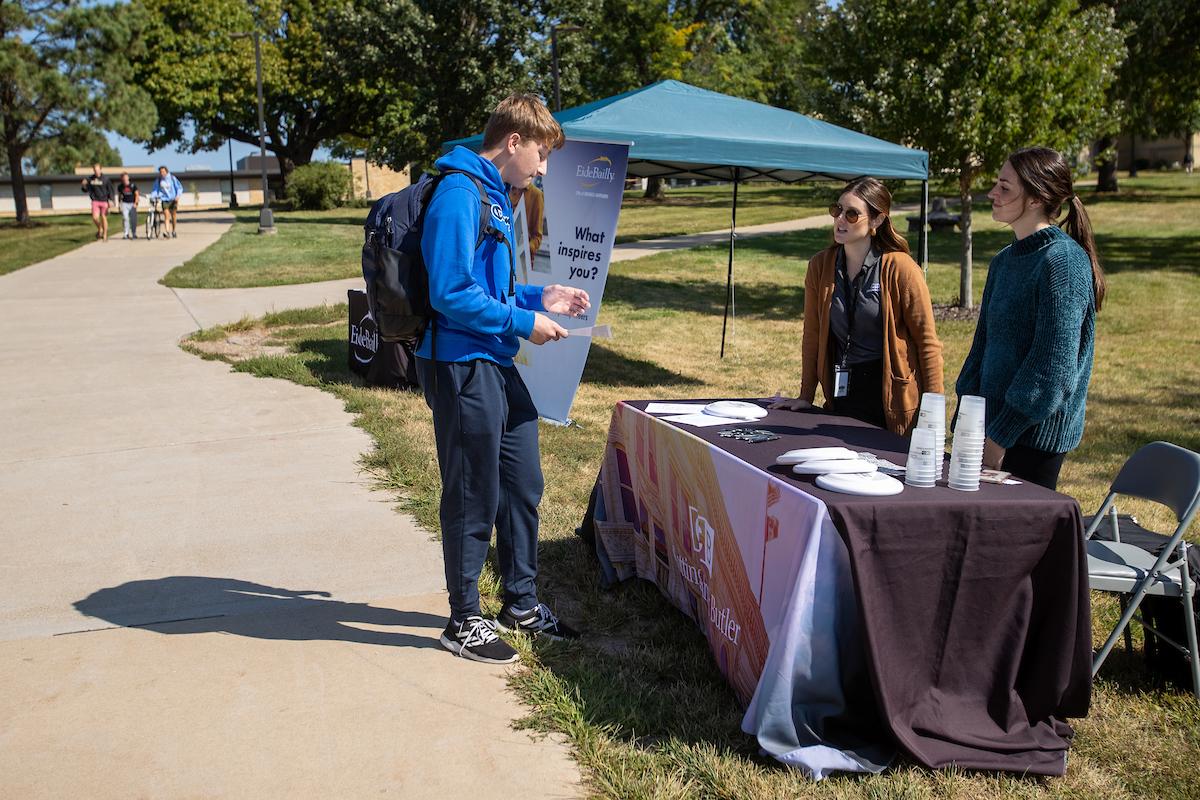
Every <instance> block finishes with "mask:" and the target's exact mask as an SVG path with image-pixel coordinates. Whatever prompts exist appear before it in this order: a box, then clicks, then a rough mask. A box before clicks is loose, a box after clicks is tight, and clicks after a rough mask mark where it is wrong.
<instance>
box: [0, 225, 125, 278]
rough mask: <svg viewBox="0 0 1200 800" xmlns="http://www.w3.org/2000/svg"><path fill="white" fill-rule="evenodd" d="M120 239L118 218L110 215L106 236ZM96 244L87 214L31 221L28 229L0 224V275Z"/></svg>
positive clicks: (93, 227)
mask: <svg viewBox="0 0 1200 800" xmlns="http://www.w3.org/2000/svg"><path fill="white" fill-rule="evenodd" d="M114 223H115V224H116V226H117V227H116V233H117V236H118V237H120V235H121V218H120V216H118V215H116V214H112V215H110V216H109V219H108V234H109V236H110V237H111V236H112V234H113V224H114ZM94 241H96V226H95V225H94V224H92V217H91V215H90V214H65V215H62V216H53V217H51V216H46V217H34V218H33V224H32V225H31V226H30V227H28V228H23V227H20V226H19V225H17V224H16V221H15V220H13V219H6V220H3V221H0V275H4V274H6V273H9V272H15V271H16V270H19V269H21V267H27V266H29V265H30V264H36V263H37V262H39V261H45V260H46V259H48V258H54V257H55V256H57V255H59V254H61V253H65V252H67V251H68V250H74V249H75V248H76V247H79V246H80V245H83V244H87V243H88V242H94Z"/></svg>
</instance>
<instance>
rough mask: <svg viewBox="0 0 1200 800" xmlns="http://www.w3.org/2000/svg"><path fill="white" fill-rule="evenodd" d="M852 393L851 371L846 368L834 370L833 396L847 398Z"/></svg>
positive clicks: (835, 368)
mask: <svg viewBox="0 0 1200 800" xmlns="http://www.w3.org/2000/svg"><path fill="white" fill-rule="evenodd" d="M849 391H850V370H849V369H847V368H845V367H834V368H833V396H834V397H845V396H846V393H847V392H849Z"/></svg>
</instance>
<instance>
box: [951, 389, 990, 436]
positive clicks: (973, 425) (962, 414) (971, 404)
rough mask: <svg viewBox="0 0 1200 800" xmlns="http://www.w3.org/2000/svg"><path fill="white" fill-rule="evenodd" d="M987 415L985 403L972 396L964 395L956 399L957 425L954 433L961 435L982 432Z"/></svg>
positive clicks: (981, 399) (979, 398)
mask: <svg viewBox="0 0 1200 800" xmlns="http://www.w3.org/2000/svg"><path fill="white" fill-rule="evenodd" d="M986 413H987V401H986V400H984V399H983V398H982V397H979V396H978V395H973V394H964V395H963V396H962V397H960V398H958V425H957V426H956V427H955V429H954V432H955V435H956V436H957V435H958V434H959V433H960V432H961V433H968V434H971V433H978V434H980V435H982V434H983V432H984V417H985V415H986Z"/></svg>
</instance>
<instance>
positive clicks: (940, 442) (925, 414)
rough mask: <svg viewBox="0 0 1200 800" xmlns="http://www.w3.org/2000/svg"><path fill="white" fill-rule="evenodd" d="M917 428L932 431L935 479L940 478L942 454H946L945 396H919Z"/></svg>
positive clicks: (927, 393)
mask: <svg viewBox="0 0 1200 800" xmlns="http://www.w3.org/2000/svg"><path fill="white" fill-rule="evenodd" d="M917 427H918V428H928V429H929V430H931V431H933V438H934V443H933V446H934V450H935V452H936V453H937V475H936V479H938V480H940V479H941V477H942V454H943V453H945V452H946V395H944V394H939V393H938V392H925V393H924V394H922V395H921V413H920V414H919V415H918V416H917Z"/></svg>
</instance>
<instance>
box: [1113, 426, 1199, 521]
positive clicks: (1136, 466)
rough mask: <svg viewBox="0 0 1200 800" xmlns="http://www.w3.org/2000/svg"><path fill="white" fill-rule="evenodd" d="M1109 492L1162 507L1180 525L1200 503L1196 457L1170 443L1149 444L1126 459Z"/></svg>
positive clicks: (1196, 455)
mask: <svg viewBox="0 0 1200 800" xmlns="http://www.w3.org/2000/svg"><path fill="white" fill-rule="evenodd" d="M1111 491H1113V492H1115V493H1117V494H1125V495H1132V496H1134V497H1141V498H1142V499H1144V500H1153V501H1154V502H1156V503H1162V504H1163V505H1165V506H1166V507H1167V508H1170V509H1171V510H1172V511H1174V512H1175V517H1176V519H1178V520H1179V521H1181V522H1183V521H1184V520H1185V518H1188V517H1190V516H1191V515H1192V514H1194V513H1195V512H1196V506H1197V501H1198V500H1200V454H1197V453H1193V452H1192V451H1191V450H1187V449H1185V448H1182V447H1180V446H1179V445H1174V444H1171V443H1170V442H1151V443H1150V444H1148V445H1146V446H1144V447H1142V448H1141V449H1139V450H1138V451H1137V452H1136V453H1134V454H1133V455H1132V456H1130V457H1129V460H1128V461H1126V462H1125V466H1123V467H1121V471H1120V472H1118V473H1117V477H1116V478H1115V479H1114V480H1113V482H1112V490H1111Z"/></svg>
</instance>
